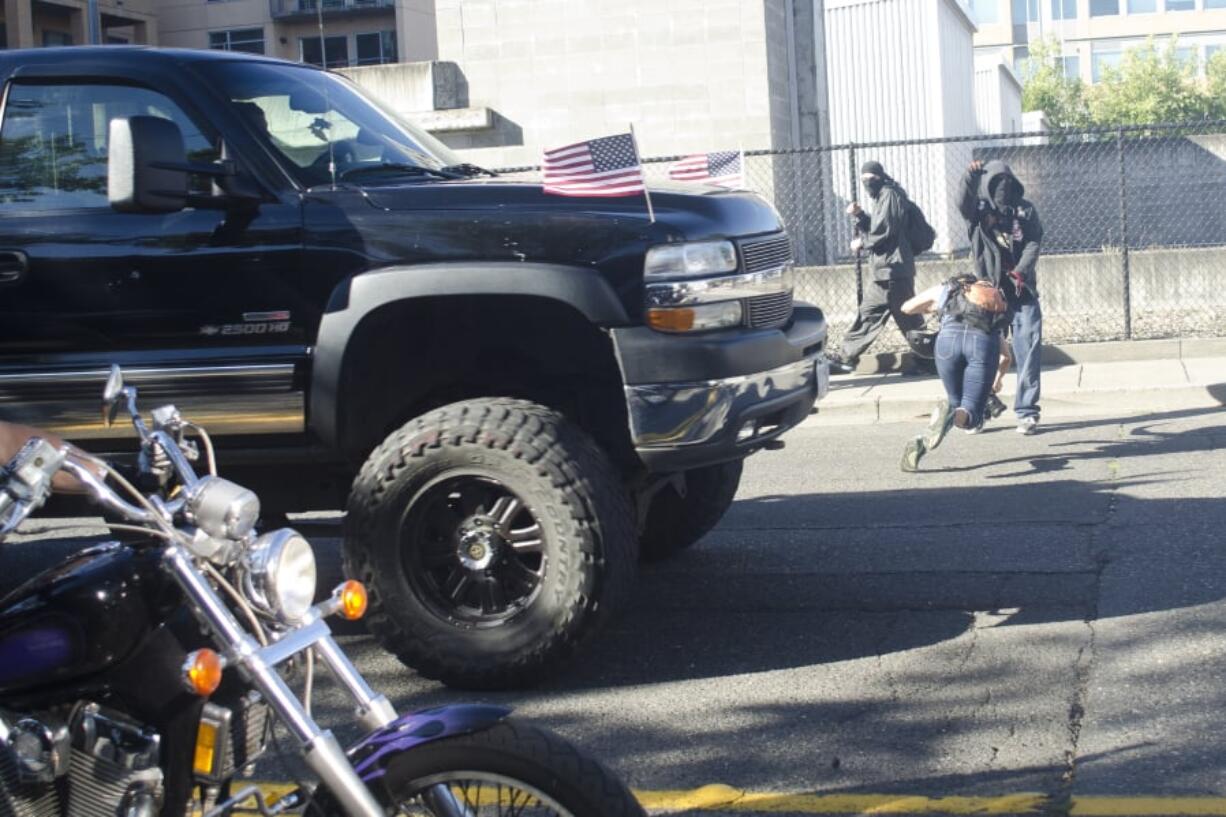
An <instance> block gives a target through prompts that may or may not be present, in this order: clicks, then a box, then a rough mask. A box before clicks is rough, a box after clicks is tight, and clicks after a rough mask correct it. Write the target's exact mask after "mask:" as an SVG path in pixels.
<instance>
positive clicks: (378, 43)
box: [10, 0, 438, 68]
mask: <svg viewBox="0 0 1226 817" xmlns="http://www.w3.org/2000/svg"><path fill="white" fill-rule="evenodd" d="M129 1H130V0H124V2H129ZM149 1H152V2H156V3H157V17H158V29H159V35H158V37H159V44H161V45H165V46H173V47H179V48H218V49H227V50H233V51H246V52H249V53H252V54H267V55H268V56H271V57H280V58H282V59H287V60H294V61H301V62H309V63H313V64H315V65H323V64H325V61H326V63H327V65H328V66H329V67H333V68H340V67H345V66H352V65H382V64H386V63H394V62H410V61H416V60H432V59H435V58H436V57H437V55H438V43H437V39H436V37H435V19H434V0H146V2H149ZM10 2H11V0H10ZM18 2H21V0H18ZM25 2H29V0H25ZM320 3H322V8H321V7H320V5H319V4H320ZM321 12H322V15H323V26H324V36H323V40H322V42H321V40H320V31H319V16H320V13H321Z"/></svg>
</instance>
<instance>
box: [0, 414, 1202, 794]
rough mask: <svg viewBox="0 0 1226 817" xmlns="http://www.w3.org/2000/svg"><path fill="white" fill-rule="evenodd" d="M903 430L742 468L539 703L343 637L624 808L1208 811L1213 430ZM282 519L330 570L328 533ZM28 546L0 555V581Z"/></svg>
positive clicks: (1192, 426)
mask: <svg viewBox="0 0 1226 817" xmlns="http://www.w3.org/2000/svg"><path fill="white" fill-rule="evenodd" d="M919 426H920V423H916V424H913V425H898V424H892V425H873V426H845V425H844V426H838V427H824V426H822V424H821V423H820V422H818V423H817V424H816V425H814V426H813V427H806V428H802V429H799V430H797V431H795V432H793V433H792V434H791V435H790V436H789V437H788V438H787V439H788V445H787V447H786V449H784V450H782V451H776V452H766V453H763V454H760V455H757V456H755V457H754V458H752V459H751V460H750V461H749V465H748V467H747V471H746V476H745V480H744V482H743V484H742V489H741V492H740V494H739V496H738V500H737V502H736V504H735V505H734V506H733V508H732V510H731V512H730V513H729V514H728V516H727V517H726V518H725V520H724V522H723V523H722V524H721V526H720V527H719V528H718V529H717V530H716V531H715V532H714V533H713V534H711V535H710V536H708V537H707V539H706V540H705V541H704V542H702V543H700V544H699V545H698V546H697V547H695V548H694V549H693V550H691V551H689V552H687V553H686V554H684V555H683V556H681V557H679V558H677V559H675V560H673V561H671V562H668V563H666V564H663V565H657V566H647V567H644V569H643V570H642V573H641V577H640V582H639V589H638V592H637V595H636V598H635V600H634V604H633V608H632V609H630V610H629V611H627V612H626V613H625V614H624V615H622V616H621V617H620V618H618V619H617V620H616V621H615V622H614V623H613V624H612V626H611V627H610V628H609V629H608V630H606V631H605V632H604V633H603V634H602V636H601V637H600V638H599V639H598V640H597V641H596V642H594V643H593V644H592V645H591V648H590V649H589V650H587V651H586V652H585V653H584V654H583V655H582V656H581V658H580V659H579V660H578V661H577V662H576V663H575V664H574V666H573V667H571V669H570V670H569V671H568V672H567V673H565V674H564V675H563V676H562V677H559V678H558V679H556V680H555V681H553V682H552V683H550V684H548V685H546V686H544V687H542V688H539V689H535V690H532V691H529V692H523V693H516V694H483V695H480V696H472V695H459V694H456V693H452V692H450V691H448V690H445V689H443V688H441V687H439V686H437V685H435V684H432V683H428V682H424V681H422V680H420V679H418V678H416V677H415V676H414V675H413V674H412V673H411V672H409V671H407V670H405V669H403V668H402V667H401V666H400V665H399V664H397V663H396V662H395V661H394V660H393V659H391V658H389V657H388V656H386V655H384V654H383V653H381V652H380V651H379V649H378V648H377V646H375V645H374V644H373V643H372V642H370V641H369V640H368V639H367V638H366V637H364V636H361V635H353V636H348V637H346V638H345V643H346V646H347V648H349V649H350V650H352V652H353V653H354V654H355V655H356V656H357V657H358V659H359V661H360V666H361V668H362V669H363V671H364V672H365V673H366V674H367V677H368V678H369V679H370V680H371V682H372V683H373V684H374V685H375V686H376V687H379V688H381V689H382V690H384V691H386V692H387V693H388V694H389V696H390V697H391V698H392V699H393V701H394V702H395V703H396V704H397V705H398V706H399V707H402V708H410V707H419V706H425V705H430V704H434V703H438V702H443V701H454V700H457V699H460V698H465V699H480V700H486V701H499V702H509V703H512V704H514V705H515V706H516V707H517V708H518V710H519V713H520V715H522V716H523V717H526V718H530V719H532V720H533V721H535V722H537V723H540V724H543V725H547V726H550V727H552V728H554V729H556V730H558V731H559V732H562V733H563V734H565V735H567V736H568V737H571V738H573V739H575V740H577V741H579V742H581V743H582V744H583V745H584V746H586V747H587V748H588V749H590V750H591V751H592V752H594V753H595V754H597V755H599V756H600V757H601V758H603V759H604V760H605V761H607V762H608V763H609V764H610V765H612V766H613V767H614V768H615V769H616V770H617V771H618V772H620V773H621V774H622V775H623V776H624V777H625V778H626V779H627V780H628V781H629V782H630V783H631V784H632V785H633V786H634V787H635V788H637V789H642V790H649V791H661V790H682V789H694V788H696V787H700V786H704V785H707V784H724V785H726V786H731V787H733V788H734V789H738V790H746V791H751V792H760V793H766V794H768V795H772V796H773V794H778V793H810V794H814V793H815V794H819V795H823V796H825V795H838V794H845V795H865V796H866V795H890V796H893V797H895V798H898V797H899V796H901V795H916V796H919V797H922V798H950V797H992V798H999V797H1001V796H1004V795H1014V794H1019V793H1035V794H1038V795H1041V797H1040V798H1038V799H1037V800H1035V801H1034V802H1032V803H1031V804H1030V805H1029V806H1026V807H1025V808H1019V809H1017V810H1028V809H1039V810H1044V811H1065V810H1067V809H1068V808H1069V806H1070V804H1073V803H1076V802H1077V801H1078V800H1080V801H1081V803H1082V805H1081V807H1079V808H1075V809H1074V811H1075V812H1077V813H1094V812H1093V811H1091V810H1089V806H1088V805H1087V804H1089V803H1090V802H1091V798H1093V797H1100V798H1111V797H1130V798H1135V797H1139V796H1153V797H1188V796H1214V797H1226V771H1224V770H1226V706H1224V704H1226V691H1224V688H1223V685H1222V680H1221V679H1222V678H1223V676H1224V674H1226V601H1224V597H1226V539H1224V534H1223V532H1224V531H1226V501H1223V498H1222V497H1223V488H1224V487H1226V415H1223V414H1222V413H1221V412H1212V411H1204V412H1181V413H1173V414H1165V415H1152V416H1149V417H1144V418H1138V419H1132V420H1128V421H1125V422H1120V421H1117V420H1110V419H1092V420H1078V421H1075V422H1065V423H1052V424H1050V425H1046V426H1045V427H1044V428H1043V431H1042V433H1041V434H1039V435H1037V436H1035V437H1030V438H1026V437H1022V436H1020V435H1018V434H1015V433H1014V432H1013V430H1012V426H1011V425H1005V424H999V421H998V425H996V426H993V427H990V428H989V430H988V431H986V432H985V433H984V434H982V435H979V436H976V437H968V436H965V435H962V434H961V433H958V432H955V433H954V434H953V435H951V437H950V439H949V440H948V441H947V443H946V444H945V445H944V446H943V447H942V448H941V449H939V450H938V451H936V452H934V453H933V454H932V455H930V457H929V458H928V460H926V461H925V463H924V466H925V469H926V470H925V471H924V472H922V473H919V474H904V473H901V472H900V471H899V469H898V459H899V456H900V454H901V451H902V445H903V443H904V441H905V439H906V438H907V436H908V435H909V434H912V433H915V432H917V431H918V430H919ZM307 527H308V530H309V531H310V532H311V533H312V534H313V535H314V536H315V537H316V541H317V543H318V545H319V549H320V551H321V560H322V561H323V562H324V563H325V566H326V568H327V569H326V570H325V573H326V574H328V575H327V576H326V580H327V581H333V580H336V579H337V575H336V572H337V568H336V564H337V562H336V540H335V539H334V538H329V537H330V536H334V535H335V526H334V525H333V524H330V523H329V522H328V521H327V520H315V521H313V522H311V523H310V524H309V525H307ZM53 548H54V546H49V545H47V544H46V541H45V540H43V541H39V540H37V539H36V540H34V541H25V542H21V543H18V544H14V545H10V546H8V547H7V549H6V551H5V552H4V556H3V558H4V563H3V564H4V565H5V567H4V569H3V572H4V574H5V575H6V576H8V577H15V576H19V575H21V574H23V573H25V572H27V571H28V570H29V569H30V565H31V564H32V563H33V562H34V560H35V559H36V558H39V557H38V556H37V555H36V554H45V553H47V552H48V551H49V550H50V549H53ZM318 701H319V704H320V705H319V709H318V711H319V713H320V715H321V720H324V721H325V722H331V723H334V724H336V725H337V726H341V725H342V724H343V723H344V721H345V720H346V718H345V715H344V711H343V709H342V708H341V707H340V706H339V704H340V699H339V698H337V697H336V696H333V695H330V694H327V693H326V692H325V693H324V694H322V695H321V697H320V698H319V699H318ZM338 731H341V732H346V731H348V730H346V729H345V728H343V726H342V727H341V728H340V729H338ZM722 791H725V790H723V789H711V790H708V793H710V792H714V793H715V794H717V795H718V794H719V793H720V792H722ZM734 794H735V793H734ZM716 799H718V798H716ZM763 802H764V803H768V802H769V801H767V800H764V801H763ZM857 802H861V803H862V802H867V801H864V800H861V801H857ZM944 802H947V803H954V802H955V801H953V800H948V801H944ZM1111 802H1113V801H1111V800H1103V801H1101V803H1104V804H1107V805H1105V806H1103V810H1102V811H1100V812H1098V813H1104V814H1112V813H1142V811H1141V810H1138V811H1131V810H1129V808H1125V807H1115V808H1116V810H1115V811H1112V808H1113V807H1112V806H1110V803H1111ZM1130 802H1140V801H1130ZM1165 802H1168V803H1183V805H1181V806H1179V807H1176V806H1174V805H1172V806H1170V807H1169V808H1166V807H1160V808H1159V807H1154V808H1156V810H1157V813H1178V812H1180V811H1183V812H1184V813H1189V809H1190V808H1191V807H1189V806H1188V805H1187V803H1188V802H1189V801H1183V800H1180V801H1175V800H1170V801H1165ZM1205 802H1210V801H1205ZM998 803H999V801H998ZM1213 803H1216V805H1213ZM1151 805H1152V804H1151ZM772 808H773V809H774V810H776V811H780V812H786V811H789V810H790V809H788V808H786V807H785V806H784V804H781V803H775V804H774V806H773V807H772ZM960 808H961V807H958V808H954V807H953V806H951V807H949V808H948V809H945V810H950V811H957V810H959V809H960ZM1154 808H1151V809H1150V812H1149V813H1155V812H1154ZM761 810H769V809H768V808H767V807H766V806H764V807H763V809H761ZM797 810H803V809H797ZM816 810H822V809H816ZM827 810H837V809H827ZM852 810H863V807H862V806H857V807H856V809H852ZM903 810H906V809H903ZM914 810H936V811H940V810H942V808H941V807H939V806H938V807H932V806H931V802H928V805H927V806H923V807H917V808H916V809H914ZM1005 810H1008V809H1005ZM1191 810H1195V809H1191ZM1202 813H1215V814H1216V813H1226V800H1223V801H1212V803H1211V804H1210V805H1209V806H1205V807H1204V809H1202Z"/></svg>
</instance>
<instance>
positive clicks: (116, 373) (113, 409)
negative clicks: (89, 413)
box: [102, 363, 124, 428]
mask: <svg viewBox="0 0 1226 817" xmlns="http://www.w3.org/2000/svg"><path fill="white" fill-rule="evenodd" d="M123 391H124V385H123V370H121V369H120V368H119V366H118V365H117V364H114V363H112V364H111V372H110V374H109V375H108V376H107V378H106V386H104V387H103V389H102V422H103V423H104V424H105V425H106V427H107V428H110V427H111V426H112V425H114V423H115V417H116V416H117V415H118V414H119V398H120V396H121V395H122V394H123Z"/></svg>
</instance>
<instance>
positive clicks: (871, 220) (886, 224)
mask: <svg viewBox="0 0 1226 817" xmlns="http://www.w3.org/2000/svg"><path fill="white" fill-rule="evenodd" d="M883 179H884V182H885V183H884V184H883V185H882V186H881V190H880V191H879V192H878V193H877V196H876V198H874V199H872V203H871V206H870V208H869V212H864V213H861V214H860V217H859V218H858V219H857V222H856V226H857V227H858V228H859V230H860V238H861V240H863V242H864V249H865V250H867V251H868V253H869V257H870V259H871V260H870V262H869V269H870V270H872V273H873V280H874V281H889V280H890V279H898V278H914V277H915V253H914V252H912V250H911V242H910V241H908V240H907V211H906V209H905V204H904V200H905V199H906V197H907V194H906V191H904V190H903V189H902V188H901V187H899V186H898V183H897V182H895V181H894V180H893V179H891V178H890V177H889V176H884V175H883Z"/></svg>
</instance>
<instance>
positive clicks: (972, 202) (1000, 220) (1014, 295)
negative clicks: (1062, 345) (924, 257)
mask: <svg viewBox="0 0 1226 817" xmlns="http://www.w3.org/2000/svg"><path fill="white" fill-rule="evenodd" d="M1025 192H1026V188H1025V187H1023V186H1022V183H1021V182H1020V181H1018V179H1017V177H1016V176H1014V175H1013V171H1012V170H1010V168H1009V166H1008V165H1007V164H1005V163H1004V162H1001V161H991V162H988V163H987V164H984V163H983V162H980V161H974V162H971V164H970V167H969V168H968V169H967V172H966V175H965V177H964V178H963V184H962V197H961V200H960V202H959V205H958V206H959V209H960V210H961V212H962V217H963V218H965V219H966V222H967V226H968V229H969V231H970V239H971V257H972V258H973V259H974V261H975V272H976V274H977V275H978V276H979V277H980V278H982V279H984V280H987V281H991V282H992V283H993V284H995V285H996V286H997V287H999V288H1000V289H1001V290H1002V291H1003V292H1004V293H1005V297H1006V298H1007V299H1008V302H1009V314H1010V323H1011V325H1012V327H1011V328H1012V336H1013V357H1014V358H1015V359H1016V361H1017V396H1016V398H1015V399H1014V403H1013V409H1014V411H1015V412H1016V413H1017V421H1018V422H1017V430H1018V433H1020V434H1033V433H1035V431H1037V430H1038V426H1039V394H1040V387H1039V385H1040V384H1039V369H1040V364H1041V360H1040V348H1041V345H1042V342H1043V312H1042V310H1041V309H1040V308H1039V291H1038V278H1037V273H1036V267H1037V265H1038V260H1039V246H1040V244H1041V242H1042V241H1043V225H1042V223H1041V222H1040V221H1039V214H1038V211H1037V210H1035V207H1034V205H1033V204H1031V203H1030V202H1029V201H1027V200H1026V199H1025V198H1024V194H1025Z"/></svg>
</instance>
